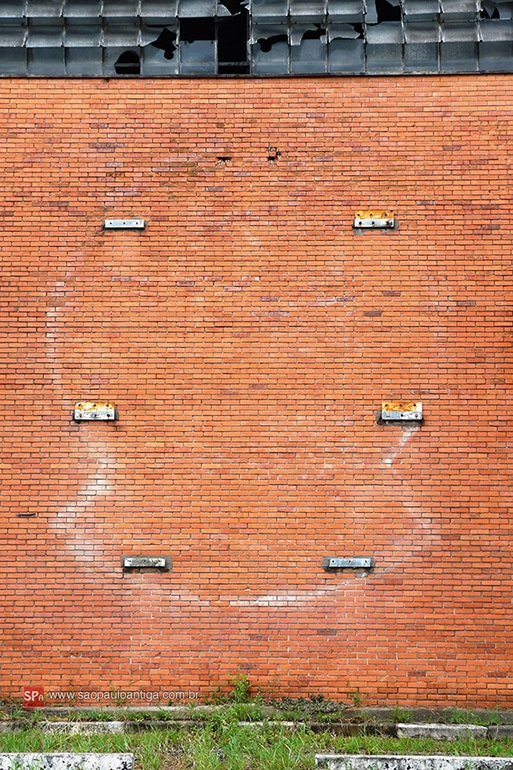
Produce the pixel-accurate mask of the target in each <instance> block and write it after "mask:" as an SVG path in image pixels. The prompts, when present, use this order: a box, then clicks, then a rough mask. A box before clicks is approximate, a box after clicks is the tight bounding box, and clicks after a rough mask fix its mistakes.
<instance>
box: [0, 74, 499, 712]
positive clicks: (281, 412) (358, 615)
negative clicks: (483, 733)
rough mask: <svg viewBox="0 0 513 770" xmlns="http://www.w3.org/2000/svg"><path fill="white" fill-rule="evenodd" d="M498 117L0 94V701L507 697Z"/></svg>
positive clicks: (485, 83)
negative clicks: (385, 227) (153, 567)
mask: <svg viewBox="0 0 513 770" xmlns="http://www.w3.org/2000/svg"><path fill="white" fill-rule="evenodd" d="M512 104H513V78H512V77H511V76H500V75H498V76H468V77H457V76H455V77H452V76H446V77H405V78H392V77H389V78H368V79H362V78H354V79H353V78H343V79H336V78H333V79H314V78H312V79H310V78H307V79H298V80H285V79H269V80H249V79H240V80H217V81H213V80H157V81H149V80H130V81H118V80H113V81H110V82H109V81H99V80H75V81H65V80H53V81H52V80H49V81H48V80H2V81H1V82H0V110H1V126H2V128H1V132H2V141H1V142H0V153H1V158H2V184H1V186H0V197H1V202H0V211H1V219H2V224H1V226H2V235H1V244H2V273H1V282H2V287H3V288H2V304H1V330H0V331H1V338H0V339H1V359H2V375H1V380H2V390H1V393H2V425H1V433H0V448H1V454H0V463H1V472H2V484H1V495H0V503H1V512H2V527H1V536H0V544H1V554H2V557H1V559H0V570H1V585H2V594H3V596H2V605H3V610H2V612H3V614H4V615H5V620H4V622H3V623H2V625H1V626H0V642H1V650H2V657H1V662H0V674H1V676H0V679H1V690H2V694H3V695H6V694H12V695H14V696H16V697H21V687H22V685H24V684H25V685H26V684H32V685H42V686H44V687H45V688H46V689H47V690H52V689H54V690H57V689H61V690H71V689H73V690H75V691H88V690H95V691H108V690H109V689H110V688H111V687H112V688H118V689H122V688H125V689H129V690H135V689H137V688H142V689H144V690H148V691H157V690H158V691H174V690H186V691H189V690H191V691H197V692H199V697H200V698H202V697H207V696H208V695H209V693H210V692H211V690H212V689H213V688H214V687H216V686H218V685H219V686H221V687H227V686H228V684H229V681H230V677H232V676H234V675H236V674H237V673H239V672H245V673H246V675H247V676H248V677H249V679H250V681H251V682H252V683H253V685H254V686H255V687H256V686H260V687H261V688H262V690H263V692H264V693H265V694H270V695H279V694H288V695H291V696H298V695H305V696H306V695H309V694H318V693H322V694H323V695H325V696H331V697H334V698H338V699H342V700H348V701H351V697H352V695H351V694H354V693H356V692H358V693H359V694H360V696H361V699H362V703H363V704H374V703H389V704H396V703H401V704H417V705H421V704H428V705H437V704H460V705H465V704H472V705H489V706H490V705H496V704H497V705H500V704H502V705H504V704H508V703H509V704H511V695H512V689H513V679H512V677H511V665H512V664H511V661H512V660H513V613H512V604H511V596H512V575H511V543H512V524H511V519H510V515H509V507H510V504H511V460H510V457H509V452H508V449H509V446H510V442H511V438H510V432H511V430H510V424H511V407H512V395H511V380H512V363H513V356H512V319H511V306H512V295H511V290H512V284H513V278H512V260H511V251H512V246H513V229H512V221H513V211H512V209H513V205H512V193H511V165H512V160H511V146H512V140H513V125H512V116H513V111H512ZM270 146H271V147H275V148H277V149H278V150H279V152H280V153H281V155H280V156H279V158H278V160H277V161H272V160H269V159H268V155H269V151H268V148H269V147H270ZM219 157H229V158H230V160H228V161H220V160H219V159H218V158H219ZM367 208H386V209H391V210H393V211H394V212H395V213H396V217H397V220H398V224H399V226H398V229H396V230H394V231H391V232H367V233H365V234H357V233H355V232H354V231H353V229H352V222H353V217H354V212H355V211H356V210H358V209H367ZM109 217H115V218H123V217H142V218H144V219H145V220H146V221H147V227H146V229H145V231H144V232H104V231H103V229H102V225H103V221H104V219H106V218H109ZM85 399H91V400H95V399H100V400H108V401H113V402H115V404H116V405H117V407H118V409H119V420H118V421H117V422H116V423H92V424H87V423H86V424H84V423H82V424H80V425H78V424H76V423H74V422H73V421H72V420H71V414H72V410H73V406H74V403H75V402H76V401H79V400H85ZM386 399H408V400H415V401H422V403H423V406H424V413H425V422H424V425H423V426H422V427H417V428H415V427H414V428H406V427H401V426H399V427H398V426H380V425H378V424H377V423H376V414H377V412H378V410H379V408H380V405H381V401H382V400H386ZM25 514H33V515H32V516H31V517H26V516H25ZM123 554H145V555H146V554H149V555H160V554H162V555H168V554H169V555H171V556H172V558H173V570H172V572H170V573H163V574H153V573H146V574H123V572H122V569H121V562H120V559H121V555H123ZM355 555H357V556H361V555H373V556H374V558H375V562H376V567H375V570H374V572H373V573H372V574H371V575H369V576H364V577H362V576H358V575H355V574H354V573H351V574H340V573H339V574H328V573H326V572H324V571H323V569H322V566H321V564H322V559H323V557H325V556H355Z"/></svg>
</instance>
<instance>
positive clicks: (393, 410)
mask: <svg viewBox="0 0 513 770" xmlns="http://www.w3.org/2000/svg"><path fill="white" fill-rule="evenodd" d="M422 420H423V415H422V404H421V402H420V401H383V403H382V404H381V411H380V413H379V417H378V422H379V423H387V422H422Z"/></svg>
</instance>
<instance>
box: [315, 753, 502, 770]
mask: <svg viewBox="0 0 513 770" xmlns="http://www.w3.org/2000/svg"><path fill="white" fill-rule="evenodd" d="M315 763H316V765H317V767H318V768H326V770H513V757H457V756H444V755H433V756H431V755H429V756H395V755H383V756H379V755H376V756H372V755H366V756H361V755H350V754H346V755H344V754H317V755H316V757H315Z"/></svg>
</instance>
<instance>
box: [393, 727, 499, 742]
mask: <svg viewBox="0 0 513 770" xmlns="http://www.w3.org/2000/svg"><path fill="white" fill-rule="evenodd" d="M396 728H397V737H398V738H431V739H432V740H435V741H455V740H456V739H457V738H468V737H472V738H486V737H487V734H488V732H487V729H486V727H482V726H481V725H442V724H417V725H414V724H411V723H407V724H403V723H398V724H397V725H396Z"/></svg>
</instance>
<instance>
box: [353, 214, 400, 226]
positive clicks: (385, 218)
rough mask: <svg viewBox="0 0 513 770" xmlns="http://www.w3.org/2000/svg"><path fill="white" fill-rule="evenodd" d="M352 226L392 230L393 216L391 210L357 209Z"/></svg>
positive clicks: (393, 224)
mask: <svg viewBox="0 0 513 770" xmlns="http://www.w3.org/2000/svg"><path fill="white" fill-rule="evenodd" d="M353 227H354V228H355V229H358V230H393V229H394V227H395V217H394V212H393V211H357V212H356V213H355V215H354V222H353Z"/></svg>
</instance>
